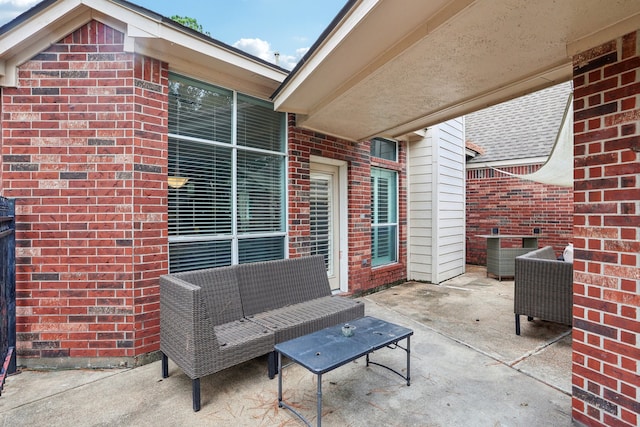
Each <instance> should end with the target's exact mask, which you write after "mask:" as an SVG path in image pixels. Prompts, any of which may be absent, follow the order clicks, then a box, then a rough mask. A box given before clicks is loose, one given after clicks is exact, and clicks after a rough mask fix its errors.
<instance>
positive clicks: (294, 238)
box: [289, 114, 407, 292]
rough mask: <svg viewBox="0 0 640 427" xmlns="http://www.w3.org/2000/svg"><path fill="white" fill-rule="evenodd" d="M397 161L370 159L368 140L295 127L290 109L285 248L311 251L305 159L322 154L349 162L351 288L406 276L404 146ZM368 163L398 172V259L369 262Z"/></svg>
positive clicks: (296, 252)
mask: <svg viewBox="0 0 640 427" xmlns="http://www.w3.org/2000/svg"><path fill="white" fill-rule="evenodd" d="M399 144H400V145H399V161H398V162H388V161H384V160H373V161H371V158H370V156H369V148H370V145H369V142H362V143H355V142H349V141H344V140H340V139H337V138H334V137H330V136H326V135H322V134H319V133H315V132H312V131H308V130H304V129H300V128H297V127H296V126H295V115H292V114H291V115H289V229H290V232H289V242H290V243H289V253H290V257H292V258H293V257H296V256H303V255H307V254H309V232H310V224H309V212H310V210H309V209H310V208H309V189H310V180H309V161H310V156H311V155H315V156H321V157H326V158H330V159H335V160H342V161H346V162H348V199H349V201H348V239H349V245H348V247H349V253H348V269H349V278H348V280H349V291H350V292H359V291H363V290H367V289H372V288H375V287H377V286H380V285H385V284H389V283H393V282H395V281H398V280H403V279H405V278H406V276H407V271H406V259H407V248H406V241H407V236H406V233H407V230H406V225H407V222H406V216H407V202H406V201H407V192H406V147H405V145H404V143H399ZM371 166H378V167H382V168H387V169H392V170H396V171H398V172H399V174H398V175H399V191H398V198H399V206H398V207H399V218H400V223H399V226H400V227H399V228H400V230H399V234H400V236H399V241H400V248H399V251H398V260H399V262H398V263H397V264H393V265H389V266H382V267H377V268H371V181H370V179H371Z"/></svg>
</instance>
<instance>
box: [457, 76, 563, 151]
mask: <svg viewBox="0 0 640 427" xmlns="http://www.w3.org/2000/svg"><path fill="white" fill-rule="evenodd" d="M571 90H572V89H571V82H566V83H561V84H559V85H556V86H552V87H550V88H547V89H543V90H541V91H538V92H535V93H532V94H529V95H525V96H523V97H520V98H516V99H513V100H511V101H507V102H504V103H502V104H498V105H494V106H493V107H489V108H485V109H484V110H480V111H476V112H474V113H471V114H468V115H467V116H466V117H465V132H466V139H467V141H470V142H472V143H474V144H476V145H478V146H480V147H482V149H483V150H484V154H480V155H478V156H476V157H475V158H474V159H471V160H469V162H468V163H484V162H494V161H499V160H516V159H527V158H532V157H544V156H548V155H549V153H550V152H551V149H552V148H553V144H554V142H555V140H556V136H557V135H558V131H559V130H560V125H561V122H562V116H563V115H564V111H565V108H566V106H567V100H568V98H569V94H570V93H571Z"/></svg>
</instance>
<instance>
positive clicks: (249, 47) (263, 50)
mask: <svg viewBox="0 0 640 427" xmlns="http://www.w3.org/2000/svg"><path fill="white" fill-rule="evenodd" d="M233 47H235V48H238V49H240V50H243V51H245V52H247V53H250V54H251V55H254V56H257V57H258V58H260V59H264V60H265V61H267V62H271V63H272V64H275V63H276V51H274V50H273V49H272V48H271V44H270V43H269V42H267V41H264V40H261V39H240V40H238V41H237V42H235V43H234V44H233ZM308 50H309V48H308V47H306V48H301V49H297V50H296V52H295V54H293V55H289V54H287V53H284V52H278V53H279V55H278V63H277V65H279V66H280V67H282V68H285V69H287V70H291V69H292V68H293V67H295V66H296V64H297V63H298V61H300V59H301V58H302V57H303V56H304V54H305V53H306V52H307V51H308Z"/></svg>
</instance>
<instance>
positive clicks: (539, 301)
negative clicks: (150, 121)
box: [513, 246, 573, 335]
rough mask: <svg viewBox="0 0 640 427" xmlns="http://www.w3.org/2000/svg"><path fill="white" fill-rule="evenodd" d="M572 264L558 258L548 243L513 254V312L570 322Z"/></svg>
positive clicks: (529, 318)
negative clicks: (535, 248) (517, 255)
mask: <svg viewBox="0 0 640 427" xmlns="http://www.w3.org/2000/svg"><path fill="white" fill-rule="evenodd" d="M572 299H573V264H572V263H570V262H564V261H558V260H557V259H556V257H555V253H554V251H553V248H552V247H551V246H546V247H544V248H541V249H537V250H535V251H532V252H529V253H527V254H525V255H521V256H519V257H516V264H515V296H514V304H513V311H514V313H515V318H516V335H520V316H521V315H525V316H527V317H528V320H530V321H531V320H533V318H534V317H536V318H539V319H541V320H547V321H550V322H557V323H563V324H566V325H571V324H572V320H573V319H572V305H573V302H572Z"/></svg>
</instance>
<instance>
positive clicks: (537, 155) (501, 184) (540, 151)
mask: <svg viewBox="0 0 640 427" xmlns="http://www.w3.org/2000/svg"><path fill="white" fill-rule="evenodd" d="M570 94H571V85H570V84H569V83H568V82H566V83H561V84H558V85H554V86H552V87H550V88H547V89H543V90H541V91H537V92H534V93H532V94H529V95H526V96H523V97H520V98H516V99H513V100H511V101H507V102H505V103H502V104H499V105H496V106H493V107H490V108H487V109H484V110H481V111H478V112H475V113H471V114H469V115H467V116H466V118H465V119H466V120H465V123H466V131H467V134H466V138H467V145H468V146H469V149H470V150H471V152H472V153H474V154H475V153H477V154H475V155H473V156H469V157H470V158H468V160H467V171H466V174H467V180H466V184H467V188H466V197H467V200H466V218H467V221H466V242H467V245H466V249H467V255H466V258H467V263H469V264H477V265H486V247H487V242H486V239H484V238H482V237H478V236H479V235H484V234H491V231H492V229H494V228H498V230H499V232H500V234H506V235H533V234H534V231H535V230H536V229H537V231H538V232H539V239H538V245H539V246H540V247H543V246H547V245H550V246H553V248H554V250H555V252H556V254H557V255H560V254H562V251H563V250H564V248H565V247H566V245H567V243H570V242H571V241H572V235H573V230H572V228H573V189H572V188H570V187H561V186H558V185H550V184H542V183H539V182H535V181H532V180H527V179H522V178H520V177H516V176H512V175H508V174H514V175H530V174H532V173H534V172H536V171H538V170H539V169H540V168H541V167H542V165H543V164H544V163H545V161H546V160H547V158H548V157H549V155H550V153H551V152H552V150H553V148H554V143H555V141H556V140H557V139H560V138H561V136H560V134H561V130H562V129H563V126H564V124H563V120H562V119H563V115H564V114H567V112H566V110H567V103H568V99H569V96H570ZM567 140H568V139H567ZM494 168H495V169H494ZM496 169H497V170H496ZM500 171H504V172H506V173H502V172H500ZM508 244H512V245H516V246H520V244H521V243H520V242H519V241H518V239H514V240H507V241H503V245H508Z"/></svg>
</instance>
